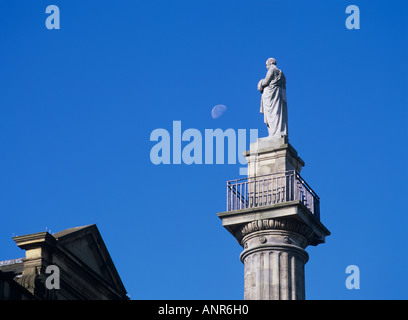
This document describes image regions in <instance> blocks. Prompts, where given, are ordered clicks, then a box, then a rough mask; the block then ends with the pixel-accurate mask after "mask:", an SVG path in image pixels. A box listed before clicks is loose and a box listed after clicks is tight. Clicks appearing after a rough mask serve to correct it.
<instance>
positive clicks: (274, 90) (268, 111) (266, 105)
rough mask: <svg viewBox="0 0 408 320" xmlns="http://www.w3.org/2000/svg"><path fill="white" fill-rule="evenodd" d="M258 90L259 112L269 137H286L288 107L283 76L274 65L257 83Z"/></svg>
mask: <svg viewBox="0 0 408 320" xmlns="http://www.w3.org/2000/svg"><path fill="white" fill-rule="evenodd" d="M258 90H260V91H261V92H262V99H261V110H260V111H261V113H262V114H263V115H264V121H265V123H266V125H267V126H268V132H269V136H270V137H272V136H279V137H281V136H282V135H286V136H287V135H288V107H287V101H286V78H285V75H284V74H283V72H282V71H281V70H279V69H278V68H277V67H276V66H275V65H271V66H270V68H269V69H268V72H267V74H266V77H265V79H262V80H260V81H259V83H258Z"/></svg>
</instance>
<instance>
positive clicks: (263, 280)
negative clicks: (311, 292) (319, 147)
mask: <svg viewBox="0 0 408 320" xmlns="http://www.w3.org/2000/svg"><path fill="white" fill-rule="evenodd" d="M244 155H245V156H246V159H247V162H248V184H249V185H250V186H252V187H251V188H252V189H251V188H248V189H249V190H250V192H249V193H246V194H242V190H246V189H245V188H242V187H240V188H239V189H238V188H236V189H234V190H233V193H232V194H236V196H237V197H239V200H240V201H241V198H244V199H245V197H248V199H250V200H252V196H253V194H254V192H255V191H253V189H254V186H255V187H256V186H257V185H256V184H254V181H259V179H260V178H259V176H263V178H262V179H265V178H264V175H271V176H274V175H276V174H284V175H285V172H287V171H289V170H292V175H293V176H295V177H296V179H299V181H300V180H301V179H300V177H298V176H297V173H299V172H300V170H301V169H302V167H303V166H304V165H305V163H304V162H303V160H302V159H301V158H300V157H299V156H298V155H297V152H296V150H295V149H294V148H293V147H292V146H291V145H290V144H289V143H288V140H287V137H282V138H275V139H270V138H263V139H258V141H257V142H255V143H252V144H251V145H250V150H249V151H246V152H244ZM293 170H294V171H295V172H296V173H293V172H294V171H293ZM262 181H265V180H262ZM251 183H252V184H251ZM262 183H264V182H262ZM299 183H300V184H302V183H304V181H303V182H299ZM272 186H273V184H272ZM285 187H286V188H287V187H288V185H286V186H285ZM292 187H293V186H292ZM302 187H303V185H302ZM268 188H269V187H267V188H266V189H267V192H271V193H273V192H275V193H276V192H278V191H275V190H278V188H276V189H273V187H272V188H271V189H270V191H269V189H268ZM258 189H260V190H261V191H259V194H261V195H260V196H259V195H258V198H255V200H258V199H260V198H262V199H269V198H268V196H266V197H265V188H258ZM292 191H293V189H292ZM256 192H258V191H256ZM285 192H286V194H288V193H287V191H285ZM238 193H239V195H238ZM271 198H272V199H273V197H271ZM242 201H243V203H244V206H245V207H244V208H241V207H240V209H239V210H230V211H227V212H221V213H218V216H219V217H220V218H221V219H222V223H223V226H224V227H225V228H226V229H227V230H228V231H229V232H230V233H231V234H232V235H233V236H234V237H235V238H236V240H237V241H238V243H239V244H240V245H241V246H242V247H243V248H244V251H243V252H242V253H241V256H240V259H241V261H242V262H243V263H244V266H245V290H244V297H245V299H247V300H303V299H305V272H304V269H305V268H304V267H305V264H306V262H307V261H308V259H309V256H308V254H307V252H306V251H305V248H306V247H307V246H308V245H318V244H319V243H323V242H324V241H325V237H326V236H328V235H330V232H329V230H327V229H326V227H325V226H324V225H323V224H322V223H321V222H320V220H319V215H317V214H316V213H313V212H312V211H311V209H310V206H309V207H308V206H307V203H306V202H305V200H304V199H303V198H302V199H296V198H289V197H286V198H285V200H283V201H281V202H278V203H275V202H274V203H268V202H266V203H265V202H262V203H261V204H259V203H260V202H259V201H258V202H257V201H252V202H251V201H246V200H242ZM251 203H252V205H251ZM254 203H255V204H254Z"/></svg>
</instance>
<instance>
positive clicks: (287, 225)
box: [237, 219, 313, 242]
mask: <svg viewBox="0 0 408 320" xmlns="http://www.w3.org/2000/svg"><path fill="white" fill-rule="evenodd" d="M261 230H286V231H291V232H296V233H299V234H301V235H302V236H304V237H305V238H306V239H307V240H308V242H310V241H312V237H313V230H312V229H311V228H310V227H308V226H307V225H306V224H303V223H301V222H299V221H296V220H290V219H263V220H256V221H252V222H249V223H247V224H245V225H243V226H242V227H241V228H240V229H239V230H238V232H239V234H237V236H238V237H239V238H242V237H244V236H246V235H248V234H250V233H252V232H256V231H261Z"/></svg>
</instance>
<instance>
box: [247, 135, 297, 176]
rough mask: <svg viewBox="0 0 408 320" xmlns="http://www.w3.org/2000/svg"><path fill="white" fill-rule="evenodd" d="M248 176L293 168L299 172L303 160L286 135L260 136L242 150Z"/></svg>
mask: <svg viewBox="0 0 408 320" xmlns="http://www.w3.org/2000/svg"><path fill="white" fill-rule="evenodd" d="M244 156H245V158H246V160H247V162H248V177H255V176H261V175H265V174H272V173H279V172H285V171H289V170H295V171H297V172H299V173H300V171H301V170H302V167H304V165H305V163H304V161H303V160H302V159H301V158H300V157H299V156H298V154H297V152H296V150H295V149H294V148H293V147H292V146H291V145H290V143H289V141H288V138H287V136H283V137H280V138H277V137H274V138H270V137H266V138H260V139H258V140H257V141H256V142H254V143H251V144H250V148H249V150H248V151H245V152H244Z"/></svg>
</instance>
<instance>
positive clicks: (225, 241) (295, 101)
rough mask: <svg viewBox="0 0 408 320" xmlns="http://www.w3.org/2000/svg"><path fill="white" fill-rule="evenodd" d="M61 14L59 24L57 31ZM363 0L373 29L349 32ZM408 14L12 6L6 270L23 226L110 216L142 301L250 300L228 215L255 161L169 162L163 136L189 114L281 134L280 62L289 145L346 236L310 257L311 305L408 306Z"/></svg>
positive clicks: (337, 232) (320, 8)
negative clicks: (355, 274) (269, 79)
mask: <svg viewBox="0 0 408 320" xmlns="http://www.w3.org/2000/svg"><path fill="white" fill-rule="evenodd" d="M51 4H54V5H58V7H59V8H60V15H61V29H60V30H48V29H47V28H46V27H45V19H46V17H47V15H46V14H45V8H46V7H47V6H48V5H51ZM350 4H354V5H358V6H359V8H360V15H361V22H360V27H361V29H360V30H348V29H347V28H346V27H345V20H346V18H347V16H348V15H347V14H346V13H345V8H346V7H347V6H348V5H350ZM407 13H408V4H406V3H405V2H403V1H340V0H336V1H314V0H309V1H300V0H296V1H295V0H292V1H272V0H268V1H178V0H174V1H154V2H153V1H130V0H128V1H93V0H92V1H75V0H73V1H61V0H47V1H39V0H35V1H32V0H30V1H28V0H27V1H19V0H16V1H2V3H1V4H0V43H1V50H0V64H1V72H0V74H1V75H0V88H1V89H0V147H1V151H2V156H1V157H0V175H1V180H0V214H1V216H2V219H1V221H2V222H1V224H0V260H5V259H11V258H16V257H20V256H22V255H23V252H22V251H21V250H20V249H19V248H17V247H16V246H15V244H14V242H13V240H12V239H11V238H12V236H13V234H14V235H22V234H28V233H33V232H39V231H44V230H45V229H46V228H47V229H51V231H52V232H57V231H61V230H63V229H66V228H69V227H74V226H80V225H86V224H93V223H96V224H97V226H98V228H99V230H100V232H101V234H102V237H103V238H104V240H105V242H106V245H107V247H108V249H109V251H110V253H111V256H112V259H113V261H114V263H115V265H116V267H117V269H118V271H119V274H120V275H121V277H122V280H123V282H124V284H125V287H126V288H127V290H128V293H129V294H130V297H131V298H132V299H242V298H243V265H242V263H241V262H240V261H239V254H240V252H241V250H242V248H241V247H240V246H239V245H238V243H237V242H236V240H235V239H234V238H233V237H232V236H231V235H230V234H229V233H228V232H227V231H226V230H225V229H223V227H222V226H221V220H220V219H219V218H218V217H217V215H216V214H217V212H222V211H225V201H226V199H225V194H226V192H225V186H226V181H227V180H230V179H236V178H240V176H239V168H240V167H241V165H240V164H235V165H228V164H224V165H221V164H218V165H216V164H214V165H194V164H193V165H186V164H179V165H176V164H170V165H154V164H152V162H151V161H150V150H151V148H152V147H153V145H154V144H155V142H151V141H150V139H149V138H150V133H151V132H152V131H153V130H155V129H157V128H164V129H166V130H168V131H169V132H170V133H171V131H172V123H173V121H176V120H178V121H181V124H182V130H185V129H188V128H195V129H198V130H200V132H203V133H204V130H205V129H216V128H221V129H223V130H225V129H228V128H233V129H247V130H249V129H259V135H260V136H266V135H267V130H266V126H265V125H264V124H263V118H262V115H261V114H259V103H260V95H259V92H258V91H257V90H256V85H257V82H258V81H259V79H261V78H263V77H264V75H265V71H266V69H265V61H266V59H267V58H268V57H274V58H276V60H277V62H278V67H279V68H281V69H282V70H283V71H284V73H285V75H286V78H287V95H288V113H289V139H290V143H291V144H292V145H293V146H294V148H295V149H296V150H297V151H298V153H299V155H300V156H301V157H302V159H303V160H304V161H305V163H306V166H305V168H304V169H303V171H302V176H303V177H304V178H305V179H306V181H307V182H308V183H309V184H310V185H311V186H312V188H313V189H314V190H315V191H316V192H317V193H318V194H319V196H320V198H321V220H322V222H323V223H324V224H325V225H326V227H327V228H328V229H329V230H330V231H331V232H332V235H331V236H330V237H328V238H327V241H326V243H325V244H322V245H319V246H317V247H308V249H307V251H308V253H309V255H310V260H309V262H308V263H307V264H306V297H307V298H308V299H407V298H408V276H407V273H406V268H407V262H408V258H407V255H406V254H405V252H406V250H407V247H406V239H405V238H406V234H407V232H408V218H407V209H406V206H405V200H406V198H407V191H408V190H407V178H408V175H407V168H406V163H407V160H408V159H407V155H408V154H407V150H406V145H407V142H408V141H407V140H408V139H407V138H408V135H407V126H406V122H407V119H408V118H407V116H408V115H407V105H408V104H407V102H408V96H407V89H408V88H407V84H408V79H407V72H408V63H407V60H406V59H407V56H408V55H407V53H408V39H407V36H408V23H407V21H406V16H407ZM217 104H224V105H225V106H227V111H226V112H225V114H224V115H223V116H222V117H220V118H219V119H213V118H212V117H211V109H212V108H213V106H215V105H217ZM348 265H357V266H359V268H360V278H361V279H360V280H361V284H360V287H361V288H360V289H359V290H347V289H346V287H345V280H346V277H347V275H346V274H345V269H346V267H347V266H348Z"/></svg>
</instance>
